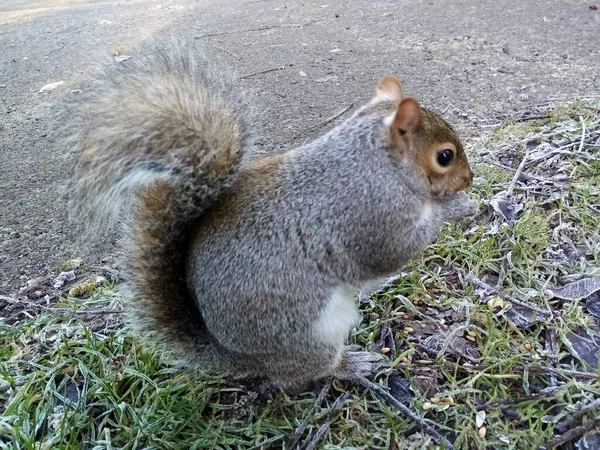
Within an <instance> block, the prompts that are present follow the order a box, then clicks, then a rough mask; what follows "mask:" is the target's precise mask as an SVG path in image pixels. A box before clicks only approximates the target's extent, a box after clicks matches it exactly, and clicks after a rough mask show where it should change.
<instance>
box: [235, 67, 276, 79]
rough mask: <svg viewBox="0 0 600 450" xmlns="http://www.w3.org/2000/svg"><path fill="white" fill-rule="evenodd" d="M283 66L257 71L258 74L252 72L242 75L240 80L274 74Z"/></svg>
mask: <svg viewBox="0 0 600 450" xmlns="http://www.w3.org/2000/svg"><path fill="white" fill-rule="evenodd" d="M283 69H285V66H279V67H273V68H272V69H265V70H259V71H258V72H252V73H249V74H246V75H242V76H241V77H240V80H244V79H246V78H250V77H254V76H256V75H262V74H263V73H269V72H275V71H276V70H283Z"/></svg>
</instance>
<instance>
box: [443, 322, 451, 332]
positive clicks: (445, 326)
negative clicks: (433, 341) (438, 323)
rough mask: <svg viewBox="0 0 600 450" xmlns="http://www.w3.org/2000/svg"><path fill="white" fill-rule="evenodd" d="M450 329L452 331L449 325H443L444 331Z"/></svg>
mask: <svg viewBox="0 0 600 450" xmlns="http://www.w3.org/2000/svg"><path fill="white" fill-rule="evenodd" d="M448 329H450V327H449V326H448V324H446V323H445V324H444V325H442V330H444V331H447V330H448Z"/></svg>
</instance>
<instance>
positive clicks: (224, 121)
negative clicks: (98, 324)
mask: <svg viewBox="0 0 600 450" xmlns="http://www.w3.org/2000/svg"><path fill="white" fill-rule="evenodd" d="M230 86H231V83H230V82H229V80H226V79H224V78H223V77H222V75H220V74H219V73H218V72H216V71H215V70H214V69H213V68H212V67H211V65H210V64H209V63H207V61H206V60H205V59H204V58H202V57H198V56H197V54H195V53H192V51H191V50H183V46H182V45H180V44H174V43H170V44H169V45H168V46H166V47H162V48H161V49H160V50H155V49H152V50H149V51H147V52H145V53H144V55H143V56H140V57H138V56H134V58H132V59H131V60H128V61H126V62H123V63H120V64H119V65H117V66H116V67H115V68H114V69H113V70H112V71H110V72H109V73H108V74H107V75H106V76H104V77H102V78H101V79H97V80H95V81H94V83H93V85H92V86H90V88H88V89H84V90H82V92H81V94H80V97H81V98H80V99H78V100H77V104H78V108H77V111H78V112H77V114H79V116H78V117H79V118H80V123H79V124H78V125H77V128H78V129H77V132H76V137H77V139H76V142H77V144H76V147H77V151H78V153H79V156H78V160H77V163H76V168H75V176H74V181H73V188H74V189H73V191H74V192H75V197H74V207H75V208H76V210H78V211H79V212H80V213H82V214H79V217H82V218H84V219H85V223H86V224H89V225H90V227H91V228H93V229H94V230H100V231H101V230H103V229H105V228H106V227H107V226H108V225H110V224H111V223H112V221H114V219H115V217H116V216H117V213H118V211H119V208H120V205H121V203H122V201H123V200H124V198H125V196H126V194H127V193H129V192H131V193H133V196H132V200H133V201H132V207H133V215H132V217H131V219H130V221H128V222H129V225H128V231H129V237H130V241H131V252H130V254H128V256H127V259H128V264H129V269H130V277H131V278H132V280H133V282H134V289H135V305H134V306H135V308H136V309H139V312H140V315H141V319H142V321H141V322H142V325H143V326H144V328H145V329H146V330H148V331H153V332H157V333H158V334H159V337H160V338H161V340H162V341H163V342H164V343H166V344H167V346H168V347H169V348H171V349H173V350H175V351H176V352H177V351H179V353H180V355H179V356H183V357H185V358H186V359H188V360H190V359H191V360H193V361H194V362H197V363H200V364H209V365H210V364H213V365H214V364H216V363H217V362H216V361H214V358H213V355H212V354H211V349H212V346H211V343H210V336H209V334H208V331H207V329H206V326H205V324H204V322H203V320H202V317H201V315H200V313H199V311H198V309H197V308H196V305H195V302H194V300H193V298H192V296H191V295H190V293H189V291H188V288H187V283H186V267H185V266H186V257H187V253H188V250H189V240H190V234H191V232H192V227H193V225H194V224H195V223H197V221H198V220H199V218H200V217H201V216H202V214H203V212H205V211H206V210H207V209H208V208H210V207H211V205H212V204H213V203H214V202H215V201H216V200H217V199H218V197H219V196H220V195H221V194H222V193H223V192H224V191H225V190H227V188H228V187H229V186H230V185H231V183H232V182H233V181H234V179H235V176H236V172H237V170H238V168H239V166H240V164H241V162H242V159H243V157H244V153H245V150H246V149H247V148H248V146H249V143H248V142H247V141H248V139H247V134H248V133H247V129H246V111H245V108H244V107H243V101H242V99H241V98H240V97H239V96H238V95H236V94H234V93H233V91H232V89H231V88H230ZM169 344H170V345H169Z"/></svg>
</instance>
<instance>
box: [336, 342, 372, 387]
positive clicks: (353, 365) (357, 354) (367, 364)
mask: <svg viewBox="0 0 600 450" xmlns="http://www.w3.org/2000/svg"><path fill="white" fill-rule="evenodd" d="M382 365H383V356H382V355H380V354H378V353H373V352H367V351H364V350H360V347H358V346H356V345H348V346H346V347H344V350H343V352H342V360H341V361H340V363H339V365H338V366H337V367H336V368H335V369H334V371H333V373H332V375H333V376H334V377H336V378H341V379H344V380H355V379H357V378H364V377H369V376H371V375H374V374H375V372H376V371H377V370H378V369H379V368H381V366H382Z"/></svg>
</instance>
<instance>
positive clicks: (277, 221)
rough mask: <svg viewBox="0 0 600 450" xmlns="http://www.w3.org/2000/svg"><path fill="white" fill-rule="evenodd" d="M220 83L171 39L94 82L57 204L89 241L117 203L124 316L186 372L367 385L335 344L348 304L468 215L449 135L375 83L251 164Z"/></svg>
mask: <svg viewBox="0 0 600 450" xmlns="http://www.w3.org/2000/svg"><path fill="white" fill-rule="evenodd" d="M234 85H235V83H234V82H233V78H232V77H231V76H229V77H228V76H226V75H224V74H223V73H221V72H219V71H218V70H217V69H216V68H215V67H213V65H212V64H211V63H210V62H209V61H208V60H207V58H206V57H204V56H199V55H198V54H197V53H195V52H193V51H192V50H189V49H185V48H184V46H182V45H179V46H174V45H172V46H169V47H162V48H161V47H159V48H156V49H152V50H151V51H148V52H147V53H144V54H142V55H140V56H136V57H134V58H132V59H131V60H129V61H127V62H123V63H120V64H116V65H115V67H114V68H113V69H112V70H109V71H108V72H107V73H106V74H105V75H104V76H101V77H100V78H98V79H96V81H95V84H93V85H92V86H91V87H90V88H89V89H84V90H82V92H81V93H80V94H79V96H78V100H77V101H76V106H77V114H78V116H77V117H78V120H79V122H78V123H77V126H76V127H75V128H76V134H75V141H74V143H73V144H72V145H73V149H74V150H75V151H76V152H77V154H78V156H77V161H76V163H75V167H74V175H73V177H72V182H73V186H72V187H73V190H74V192H75V194H74V197H73V200H72V201H73V207H74V208H76V209H77V211H79V214H80V215H79V217H81V218H82V219H81V220H82V221H83V223H85V224H86V226H87V227H89V230H91V231H94V230H95V231H98V230H103V229H106V227H107V226H109V225H110V223H111V222H112V221H114V219H116V218H117V217H118V213H119V210H120V206H121V204H122V203H123V200H124V199H126V198H127V199H128V201H127V202H126V203H127V204H128V205H130V206H131V216H130V218H129V220H128V221H126V222H127V223H126V228H127V234H126V236H127V242H128V253H127V261H126V262H127V267H128V273H129V274H130V275H129V276H130V278H131V281H132V283H133V292H134V297H133V300H132V302H131V308H133V309H135V311H136V312H137V313H138V315H139V317H140V320H139V322H140V324H141V326H142V329H143V330H145V331H148V332H151V333H152V334H154V335H155V338H156V343H157V344H158V345H162V346H163V347H164V348H166V349H167V350H168V351H169V352H171V354H173V355H174V356H175V357H177V358H179V360H181V361H183V362H185V363H186V364H187V365H188V366H191V367H192V368H195V369H199V370H201V371H205V372H215V371H216V372H219V373H222V374H225V375H228V376H230V377H235V378H238V377H239V378H243V377H259V378H262V379H266V380H269V381H271V382H273V383H275V384H279V385H294V384H297V383H302V382H307V381H313V380H318V379H320V378H323V377H330V376H331V377H337V378H340V379H350V380H352V379H356V378H357V377H366V376H370V375H372V374H373V373H374V371H376V370H377V369H378V368H380V367H381V364H382V356H381V355H380V354H378V353H374V352H370V351H366V350H363V349H361V348H359V347H357V346H352V345H347V344H346V340H347V337H348V335H349V332H350V330H351V329H352V327H354V326H355V325H356V324H357V322H358V321H359V310H358V305H357V302H356V300H355V294H356V292H357V290H359V289H360V288H361V287H362V286H364V285H365V284H366V283H369V282H372V281H373V280H379V279H382V278H384V277H387V276H390V275H392V274H394V273H397V272H398V271H399V270H401V269H402V268H403V266H405V265H406V264H407V263H408V262H409V261H410V260H411V259H412V258H414V257H415V256H416V255H418V254H419V253H420V252H421V251H422V250H423V249H424V248H425V247H426V246H427V245H429V244H431V243H433V242H434V241H435V239H436V236H437V233H438V232H439V230H440V228H441V226H442V224H443V223H444V222H448V221H453V220H461V219H463V218H465V217H467V216H471V215H474V214H475V213H476V211H477V203H476V202H475V201H474V200H471V199H469V198H468V197H467V196H466V194H465V193H464V192H463V191H464V190H465V189H466V188H468V187H469V186H470V185H471V183H472V179H473V173H472V171H471V168H470V167H469V163H468V160H467V156H466V154H465V151H464V149H463V146H462V144H461V141H460V140H459V138H458V137H457V135H456V133H455V131H454V130H453V128H452V127H451V126H450V125H449V124H448V123H447V122H446V121H444V120H443V119H442V118H441V117H440V116H439V115H437V114H436V113H434V112H432V111H430V110H427V109H425V108H422V107H421V106H420V104H419V103H418V101H417V100H415V99H414V98H412V97H407V96H405V95H404V93H403V88H402V84H401V82H400V81H399V80H398V79H397V78H396V77H394V76H386V77H384V78H382V79H380V81H379V82H378V83H377V86H376V89H375V94H374V96H373V98H372V99H371V100H370V101H369V102H368V103H366V104H365V105H363V106H362V107H360V108H359V109H358V110H357V111H356V112H354V113H353V114H352V115H351V117H349V118H348V119H347V120H345V121H344V122H343V123H341V124H340V125H338V126H336V127H335V128H333V129H332V130H330V131H329V132H327V133H325V134H324V135H322V136H321V137H319V138H317V139H316V140H314V141H312V142H310V143H308V144H305V145H302V146H300V147H298V148H294V149H291V150H288V151H285V152H282V153H278V154H273V155H269V156H262V157H259V158H252V157H250V155H251V152H252V148H253V140H252V133H251V131H250V122H252V120H253V119H252V113H250V112H249V111H250V109H249V107H248V105H247V102H246V100H245V98H244V97H243V96H242V94H240V93H239V91H237V90H236V88H235V87H234Z"/></svg>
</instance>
